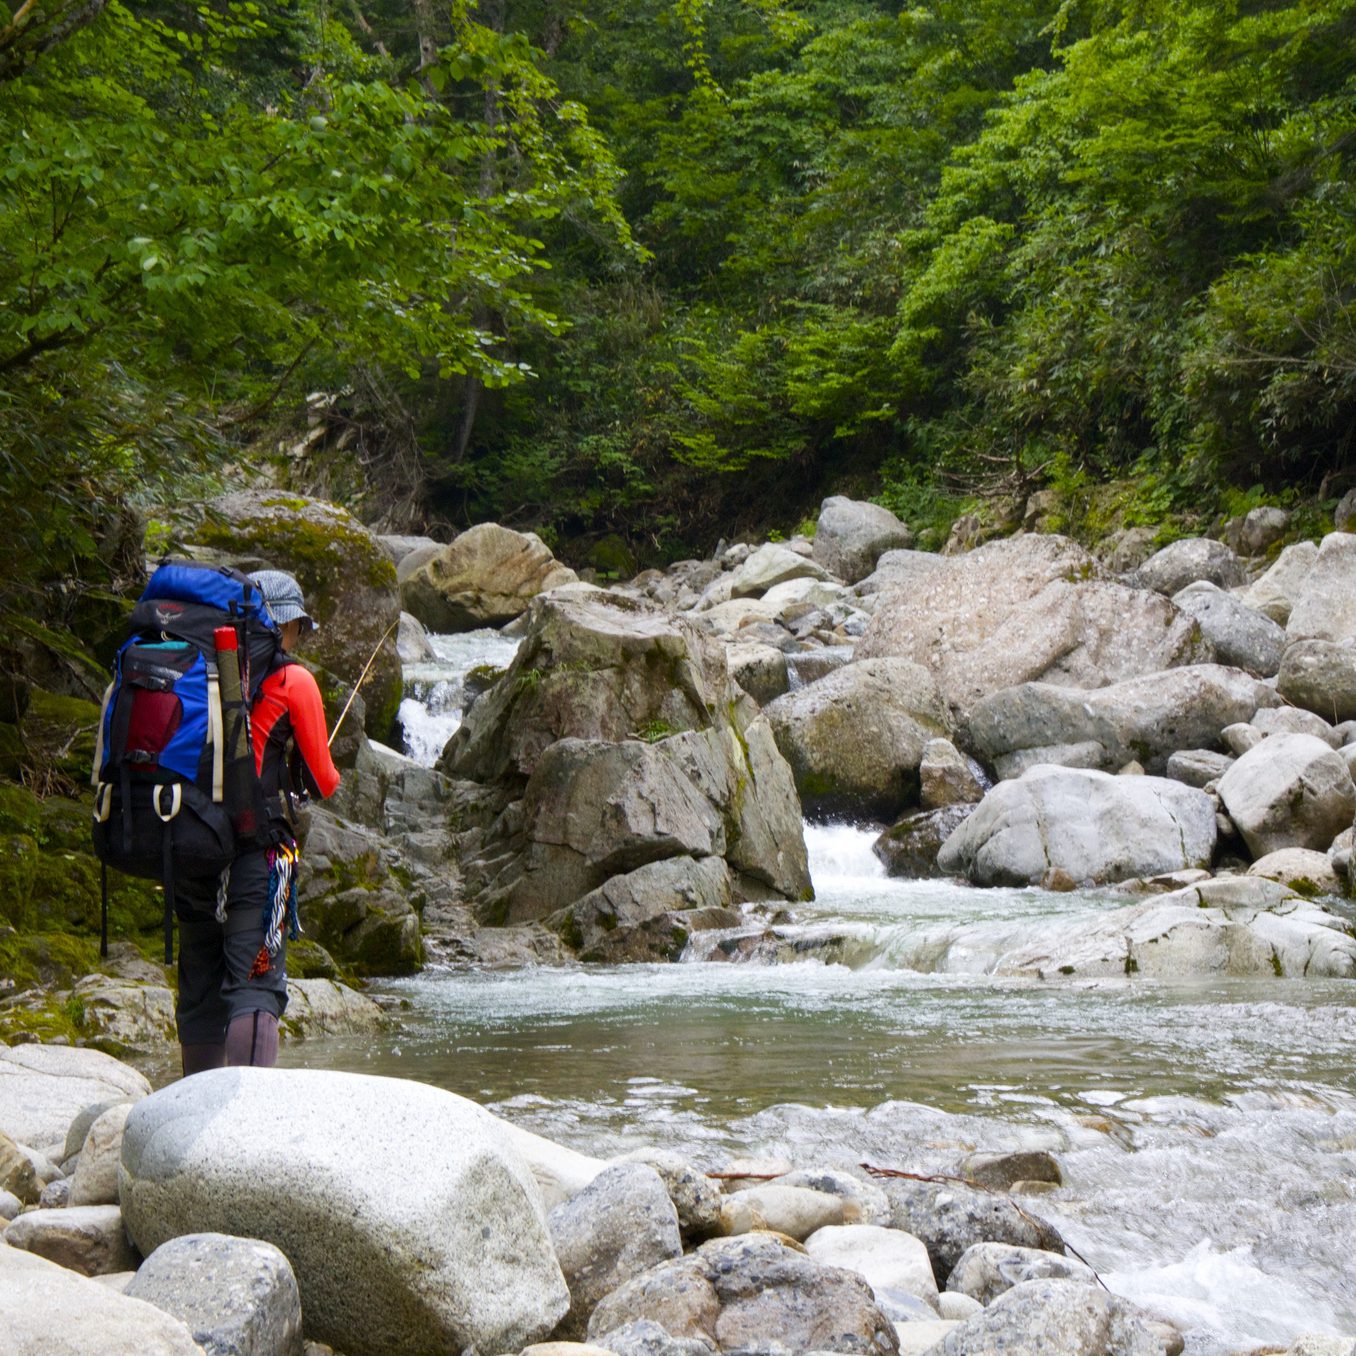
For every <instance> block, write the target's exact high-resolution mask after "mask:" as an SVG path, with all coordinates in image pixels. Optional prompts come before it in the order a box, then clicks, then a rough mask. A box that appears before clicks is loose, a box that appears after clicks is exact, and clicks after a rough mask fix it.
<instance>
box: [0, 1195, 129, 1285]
mask: <svg viewBox="0 0 1356 1356" xmlns="http://www.w3.org/2000/svg"><path fill="white" fill-rule="evenodd" d="M4 1239H5V1242H6V1243H8V1244H9V1246H10V1247H11V1248H23V1249H24V1251H25V1252H31V1253H35V1254H36V1255H37V1256H39V1257H45V1258H47V1260H48V1261H49V1262H57V1263H59V1264H60V1265H61V1266H63V1267H69V1268H70V1270H72V1271H78V1272H80V1273H81V1274H82V1275H85V1276H98V1275H99V1274H101V1273H102V1272H106V1271H127V1270H131V1269H135V1267H136V1265H137V1263H138V1262H139V1261H140V1260H141V1259H140V1257H139V1256H138V1254H137V1251H136V1249H135V1248H133V1246H132V1244H131V1242H130V1241H129V1240H128V1237H127V1233H126V1230H125V1229H124V1228H123V1217H122V1212H121V1211H120V1210H119V1209H118V1207H117V1206H116V1205H81V1206H69V1207H66V1208H63V1209H53V1210H42V1209H39V1210H30V1211H28V1212H27V1213H26V1214H22V1215H20V1216H19V1217H18V1219H16V1220H13V1221H12V1222H11V1223H9V1224H8V1225H6V1226H5V1233H4Z"/></svg>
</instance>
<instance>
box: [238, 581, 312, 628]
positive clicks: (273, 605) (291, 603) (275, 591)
mask: <svg viewBox="0 0 1356 1356" xmlns="http://www.w3.org/2000/svg"><path fill="white" fill-rule="evenodd" d="M250 582H251V583H252V584H254V586H255V587H256V588H257V589H258V590H259V592H260V593H262V594H263V595H264V602H266V603H267V604H268V610H269V612H270V613H271V614H272V617H273V620H274V621H275V622H277V623H278V625H279V626H281V625H282V624H283V622H290V621H300V622H302V623H303V625H302V628H301V631H302V634H303V635H305V634H306V632H307V631H314V630H316V629H317V628H316V623H315V618H314V617H312V616H311V614H310V613H309V612H307V611H306V599H305V598H304V597H303V596H302V592H301V585H300V584H298V583H297V581H296V579H295V578H294V577H293V576H292V575H290V574H288V573H287V572H286V571H285V570H255V572H254V573H253V574H252V575H250Z"/></svg>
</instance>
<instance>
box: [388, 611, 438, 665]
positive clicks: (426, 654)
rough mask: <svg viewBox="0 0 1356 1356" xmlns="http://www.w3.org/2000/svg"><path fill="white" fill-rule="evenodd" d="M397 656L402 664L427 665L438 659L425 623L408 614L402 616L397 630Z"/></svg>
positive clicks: (404, 613) (403, 613)
mask: <svg viewBox="0 0 1356 1356" xmlns="http://www.w3.org/2000/svg"><path fill="white" fill-rule="evenodd" d="M396 654H397V655H399V656H400V662H401V663H402V664H427V663H431V662H434V661H436V660H437V658H438V652H437V651H436V650H435V649H434V648H433V642H432V641H430V640H429V638H428V631H427V630H425V628H424V623H423V622H421V621H420V620H419V618H418V617H415V616H411V614H410V613H408V612H402V613H401V614H400V625H399V626H398V627H397V628H396Z"/></svg>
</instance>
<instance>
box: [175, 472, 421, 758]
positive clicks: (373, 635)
mask: <svg viewBox="0 0 1356 1356" xmlns="http://www.w3.org/2000/svg"><path fill="white" fill-rule="evenodd" d="M197 536H198V540H199V541H200V542H201V543H202V544H203V545H204V546H209V547H212V548H214V549H215V550H217V551H219V552H221V553H222V555H223V557H224V558H226V559H229V560H230V561H231V562H232V563H234V564H236V565H237V566H239V567H240V568H241V569H246V570H254V569H263V568H272V569H279V570H287V571H288V572H289V573H291V574H294V575H296V577H297V579H298V581H299V582H300V584H301V587H302V590H303V591H304V593H305V595H306V606H307V608H308V609H309V611H310V614H311V616H312V617H314V618H315V620H316V622H317V623H318V624H319V628H320V629H319V630H318V631H317V632H316V633H315V634H313V635H312V636H310V637H309V638H307V640H306V641H305V643H304V645H303V647H302V652H301V653H302V655H303V657H304V658H306V659H307V660H308V661H310V662H313V663H315V664H317V665H319V666H320V667H322V668H324V669H327V670H329V671H330V672H331V673H333V674H334V675H335V676H336V677H337V678H338V679H340V680H341V682H342V683H343V684H346V685H351V684H354V683H356V682H358V680H359V678H360V677H361V675H362V672H363V669H364V667H365V666H366V664H367V662H368V660H369V659H371V657H372V655H373V654H374V653H375V654H376V659H375V660H374V661H373V663H372V668H371V671H370V672H369V673H368V675H367V678H366V679H365V680H364V681H363V685H362V689H361V690H362V694H363V700H364V703H365V706H366V727H365V728H366V730H367V732H368V734H369V735H371V736H372V738H374V739H379V740H387V739H389V737H390V733H391V727H392V724H393V723H394V721H395V714H396V710H397V708H398V707H399V705H400V697H401V672H400V657H399V655H398V653H397V652H396V642H395V630H394V627H395V626H396V624H397V623H398V622H399V620H400V593H399V589H398V588H397V585H396V572H395V566H394V565H393V564H392V563H391V557H390V556H389V555H388V554H387V552H386V551H385V549H384V548H383V547H382V545H381V542H380V541H379V540H378V539H377V537H376V536H375V535H374V534H373V533H371V532H369V531H368V530H367V528H366V527H364V526H363V524H362V523H360V522H359V521H358V520H357V519H356V518H355V517H353V515H352V514H351V513H349V512H348V511H347V510H346V509H343V508H340V507H339V506H338V505H336V504H330V503H326V502H325V501H324V500H320V499H308V498H305V497H304V496H301V495H292V494H282V493H279V492H278V491H267V490H245V491H240V492H237V493H234V494H228V495H223V496H222V497H221V498H219V499H214V500H213V501H212V502H211V503H210V504H209V505H208V506H207V512H206V514H205V516H204V519H203V523H202V526H201V527H200V528H199V529H198V533H197ZM328 715H329V719H330V723H331V725H333V723H334V721H335V720H336V719H337V717H338V715H339V712H338V710H329V711H328Z"/></svg>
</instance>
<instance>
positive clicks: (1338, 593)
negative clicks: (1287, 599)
mask: <svg viewBox="0 0 1356 1356" xmlns="http://www.w3.org/2000/svg"><path fill="white" fill-rule="evenodd" d="M1285 634H1286V639H1287V640H1289V641H1291V642H1294V641H1297V640H1329V641H1343V640H1356V536H1353V535H1352V534H1351V533H1349V532H1332V533H1329V534H1328V536H1326V537H1324V538H1323V540H1322V542H1320V543H1319V547H1318V555H1317V556H1316V557H1315V558H1314V563H1313V565H1312V567H1311V568H1310V569H1309V571H1308V573H1307V574H1306V575H1305V576H1304V583H1303V584H1302V585H1301V587H1300V590H1299V596H1298V597H1297V598H1296V599H1295V606H1294V608H1293V609H1292V610H1291V613H1290V617H1289V620H1288V621H1287V622H1286V624H1285Z"/></svg>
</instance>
